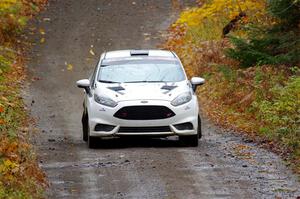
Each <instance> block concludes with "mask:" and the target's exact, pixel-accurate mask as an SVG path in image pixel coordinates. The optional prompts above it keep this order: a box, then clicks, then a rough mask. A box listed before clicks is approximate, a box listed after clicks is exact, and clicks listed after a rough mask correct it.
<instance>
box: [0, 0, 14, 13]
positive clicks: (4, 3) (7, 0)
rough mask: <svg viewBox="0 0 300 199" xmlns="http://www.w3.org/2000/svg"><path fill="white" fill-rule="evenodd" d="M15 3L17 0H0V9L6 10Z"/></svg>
mask: <svg viewBox="0 0 300 199" xmlns="http://www.w3.org/2000/svg"><path fill="white" fill-rule="evenodd" d="M16 3H17V0H1V2H0V11H3V10H7V9H9V8H11V7H12V6H14V5H15V4H16Z"/></svg>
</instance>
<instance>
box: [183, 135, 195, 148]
mask: <svg viewBox="0 0 300 199" xmlns="http://www.w3.org/2000/svg"><path fill="white" fill-rule="evenodd" d="M179 141H180V142H182V143H183V144H184V145H186V146H191V147H197V146H198V143H199V134H196V135H187V136H180V137H179Z"/></svg>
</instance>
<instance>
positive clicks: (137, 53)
mask: <svg viewBox="0 0 300 199" xmlns="http://www.w3.org/2000/svg"><path fill="white" fill-rule="evenodd" d="M130 55H131V56H148V55H149V51H148V50H132V51H130Z"/></svg>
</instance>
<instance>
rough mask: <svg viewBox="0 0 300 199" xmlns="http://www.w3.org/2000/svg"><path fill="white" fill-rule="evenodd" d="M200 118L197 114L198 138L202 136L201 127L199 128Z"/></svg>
mask: <svg viewBox="0 0 300 199" xmlns="http://www.w3.org/2000/svg"><path fill="white" fill-rule="evenodd" d="M201 127H202V126H201V118H200V116H199V115H198V129H197V131H198V139H199V140H200V139H201V138H202V128H201Z"/></svg>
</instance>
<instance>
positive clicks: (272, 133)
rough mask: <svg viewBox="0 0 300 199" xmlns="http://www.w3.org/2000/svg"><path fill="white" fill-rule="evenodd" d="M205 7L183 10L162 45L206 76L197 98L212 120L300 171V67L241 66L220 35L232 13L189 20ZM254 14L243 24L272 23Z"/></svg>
mask: <svg viewBox="0 0 300 199" xmlns="http://www.w3.org/2000/svg"><path fill="white" fill-rule="evenodd" d="M212 2H214V1H210V3H212ZM215 2H218V3H220V2H222V1H215ZM227 2H231V1H227ZM244 2H245V3H246V2H251V1H244ZM261 2H263V1H261ZM252 3H253V2H252ZM254 3H255V2H254ZM257 3H259V1H257ZM208 4H209V3H208ZM224 5H227V6H228V4H226V3H224ZM260 6H263V4H261V5H260ZM206 8H207V6H205V4H204V6H203V5H202V7H200V8H193V9H191V10H187V11H185V12H184V13H183V14H182V15H181V17H180V18H179V19H178V21H177V22H176V23H175V24H173V25H172V26H171V27H170V29H169V37H168V38H167V41H166V42H165V43H164V44H163V46H162V48H165V49H169V50H173V51H175V52H176V53H177V54H178V56H179V57H180V58H181V59H182V62H183V64H184V66H185V67H186V71H187V74H188V76H189V77H192V76H202V77H204V78H205V79H206V84H205V85H204V86H202V87H200V88H199V90H198V96H199V99H200V101H201V108H202V110H203V112H204V113H205V114H206V115H208V117H209V118H211V119H212V120H213V121H214V122H215V123H216V124H218V125H222V126H223V127H225V128H228V129H233V130H236V131H238V132H244V134H246V135H247V136H249V137H251V138H252V139H255V140H256V141H257V142H260V143H262V144H263V145H264V146H266V147H269V148H270V149H272V150H273V151H275V152H277V153H279V154H280V155H282V157H284V158H286V159H287V160H288V164H292V165H293V166H292V168H294V170H295V171H296V172H297V173H298V174H300V66H294V67H286V66H284V65H282V66H273V65H261V66H255V67H249V68H241V67H239V63H238V62H237V61H235V60H232V59H230V58H228V57H227V56H226V55H225V52H224V49H226V48H229V47H232V44H231V43H230V41H229V39H227V38H221V37H220V35H221V32H222V24H223V27H224V26H225V25H226V23H224V22H223V21H224V19H226V16H228V13H220V12H219V11H218V10H217V11H214V12H215V13H212V14H211V15H210V16H208V17H206V18H205V19H204V20H203V21H201V20H200V19H201V17H200V18H199V17H198V19H197V23H193V22H192V23H191V24H189V20H194V19H195V18H197V15H195V12H199V13H201V15H203V12H206V11H207V10H206ZM252 8H253V7H252ZM259 9H261V7H259ZM195 10H196V11H195ZM245 10H246V11H247V13H253V15H255V13H256V10H255V9H251V10H247V9H245ZM261 13H264V11H262V12H261ZM216 14H219V15H220V20H218V19H216V17H215V16H216ZM253 15H251V16H253ZM229 16H230V14H229ZM251 16H249V18H248V19H247V21H246V22H242V23H258V22H260V21H262V20H265V21H264V23H266V24H267V23H273V22H272V20H271V19H268V18H267V17H266V16H264V15H259V16H255V17H254V18H253V19H251ZM207 21H212V22H211V23H206V22H207ZM213 21H215V22H213ZM214 24H216V26H214ZM220 24H221V25H220ZM205 28H207V29H205ZM206 30H208V32H206V33H205V31H206ZM233 34H235V35H239V36H243V35H244V34H245V33H244V32H243V31H242V30H240V29H239V30H236V31H235V32H234V33H233Z"/></svg>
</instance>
